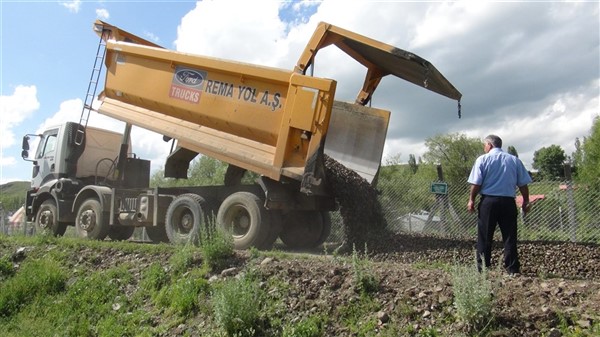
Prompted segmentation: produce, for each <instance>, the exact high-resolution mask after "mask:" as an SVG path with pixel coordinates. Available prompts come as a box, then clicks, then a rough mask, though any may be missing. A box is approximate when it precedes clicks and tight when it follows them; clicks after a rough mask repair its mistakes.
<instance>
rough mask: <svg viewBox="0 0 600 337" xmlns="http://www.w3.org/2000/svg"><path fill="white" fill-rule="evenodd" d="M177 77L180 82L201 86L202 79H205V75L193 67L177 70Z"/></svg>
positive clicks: (190, 85)
mask: <svg viewBox="0 0 600 337" xmlns="http://www.w3.org/2000/svg"><path fill="white" fill-rule="evenodd" d="M175 79H176V80H177V82H179V83H180V84H183V85H185V86H188V87H197V86H200V85H202V81H204V77H203V76H202V74H201V73H200V72H198V71H196V70H192V69H181V70H177V73H176V74H175Z"/></svg>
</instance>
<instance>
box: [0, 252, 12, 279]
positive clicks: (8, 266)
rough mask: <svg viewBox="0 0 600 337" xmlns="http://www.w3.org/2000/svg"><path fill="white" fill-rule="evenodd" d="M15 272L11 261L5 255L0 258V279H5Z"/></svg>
mask: <svg viewBox="0 0 600 337" xmlns="http://www.w3.org/2000/svg"><path fill="white" fill-rule="evenodd" d="M14 274H15V268H14V266H13V263H12V262H11V261H10V260H9V259H8V257H7V256H3V257H2V258H0V281H2V280H4V279H7V278H9V277H11V276H13V275H14Z"/></svg>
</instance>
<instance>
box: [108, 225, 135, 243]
mask: <svg viewBox="0 0 600 337" xmlns="http://www.w3.org/2000/svg"><path fill="white" fill-rule="evenodd" d="M134 230H135V227H133V226H110V228H109V230H108V237H109V238H110V239H111V240H113V241H125V240H127V239H129V238H130V237H131V235H132V234H133V231H134Z"/></svg>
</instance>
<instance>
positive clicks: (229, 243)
mask: <svg viewBox="0 0 600 337" xmlns="http://www.w3.org/2000/svg"><path fill="white" fill-rule="evenodd" d="M200 235H201V241H200V250H201V251H202V257H203V258H204V263H205V264H206V265H207V266H208V267H209V268H210V269H211V270H218V269H220V268H224V267H225V266H226V264H227V259H229V258H230V257H231V256H233V248H234V244H233V237H232V236H231V235H230V234H229V233H226V232H224V231H223V230H222V229H220V228H218V227H216V226H214V222H212V221H211V222H210V224H209V226H208V228H207V229H206V230H205V231H202V232H201V233H200Z"/></svg>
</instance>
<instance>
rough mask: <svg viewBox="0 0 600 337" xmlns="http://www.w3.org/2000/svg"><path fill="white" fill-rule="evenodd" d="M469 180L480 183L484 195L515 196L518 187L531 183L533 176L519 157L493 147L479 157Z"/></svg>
mask: <svg viewBox="0 0 600 337" xmlns="http://www.w3.org/2000/svg"><path fill="white" fill-rule="evenodd" d="M468 182H469V183H470V184H473V185H480V186H481V190H480V191H479V193H480V194H482V195H493V196H500V197H513V198H514V197H515V195H516V189H517V187H519V186H524V185H527V184H529V183H531V177H530V176H529V173H528V172H527V169H525V165H523V162H521V160H520V159H519V158H517V157H516V156H513V155H511V154H509V153H506V152H504V151H502V149H499V148H492V149H491V150H490V151H489V152H488V153H486V154H484V155H482V156H479V158H477V160H476V161H475V165H473V168H472V169H471V174H470V175H469V180H468Z"/></svg>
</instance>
